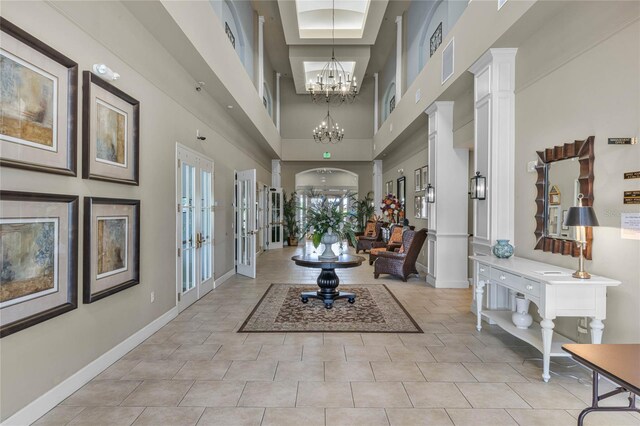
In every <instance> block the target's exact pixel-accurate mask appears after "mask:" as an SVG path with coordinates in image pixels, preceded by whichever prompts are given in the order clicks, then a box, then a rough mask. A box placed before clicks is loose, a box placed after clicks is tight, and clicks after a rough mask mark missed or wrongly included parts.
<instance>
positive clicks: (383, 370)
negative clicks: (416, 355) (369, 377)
mask: <svg viewBox="0 0 640 426" xmlns="http://www.w3.org/2000/svg"><path fill="white" fill-rule="evenodd" d="M371 368H372V369H373V375H374V377H375V379H376V382H424V381H425V378H424V376H423V375H422V372H421V371H420V369H419V368H418V366H417V365H416V363H415V362H406V361H405V362H387V361H375V362H372V363H371Z"/></svg>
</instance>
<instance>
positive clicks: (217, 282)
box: [213, 268, 236, 288]
mask: <svg viewBox="0 0 640 426" xmlns="http://www.w3.org/2000/svg"><path fill="white" fill-rule="evenodd" d="M235 274H236V269H235V268H233V269H230V270H229V271H228V272H227V273H225V274H224V275H221V276H220V277H218V278H216V279H215V280H214V281H213V288H218V287H220V286H221V285H222V284H224V283H225V282H226V281H227V280H228V279H229V278H231V277H233V276H234V275H235Z"/></svg>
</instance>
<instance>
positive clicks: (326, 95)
mask: <svg viewBox="0 0 640 426" xmlns="http://www.w3.org/2000/svg"><path fill="white" fill-rule="evenodd" d="M335 15H336V8H335V0H333V3H332V8H331V60H330V61H329V62H327V63H326V64H325V65H324V67H323V68H322V70H321V71H320V73H319V74H318V75H317V77H316V80H315V81H313V80H309V82H308V83H307V92H308V93H309V94H311V97H312V99H313V101H314V102H318V101H320V100H324V101H326V102H331V101H335V102H337V103H342V102H344V101H346V100H348V101H353V100H354V99H355V96H356V95H357V94H358V83H357V82H356V76H355V75H354V76H352V75H351V74H350V73H349V72H346V71H345V70H344V67H343V66H342V64H341V63H340V61H338V60H337V59H336V55H335V27H336V16H335Z"/></svg>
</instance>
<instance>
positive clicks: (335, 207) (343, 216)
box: [305, 197, 357, 248]
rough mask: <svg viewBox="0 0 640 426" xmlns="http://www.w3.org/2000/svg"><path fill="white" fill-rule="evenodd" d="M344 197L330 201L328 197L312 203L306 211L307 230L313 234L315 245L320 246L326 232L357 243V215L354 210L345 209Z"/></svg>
mask: <svg viewBox="0 0 640 426" xmlns="http://www.w3.org/2000/svg"><path fill="white" fill-rule="evenodd" d="M343 200H344V197H343V198H338V199H336V200H335V201H329V200H328V199H327V198H326V197H322V200H321V201H320V202H318V203H314V204H312V205H311V206H310V207H308V208H307V211H306V219H307V222H306V228H305V232H307V233H311V234H312V235H313V237H312V240H313V246H314V247H316V248H318V246H319V245H320V240H321V239H322V236H323V235H324V234H332V233H333V234H336V235H337V236H338V237H339V238H340V239H344V238H347V239H349V241H351V243H352V244H353V245H354V246H355V245H356V235H355V227H356V225H357V224H356V222H357V217H356V215H355V213H353V212H347V211H343V210H342V209H341V205H342V203H343Z"/></svg>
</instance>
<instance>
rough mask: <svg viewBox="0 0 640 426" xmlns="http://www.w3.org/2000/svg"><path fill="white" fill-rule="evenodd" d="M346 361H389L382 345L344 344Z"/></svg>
mask: <svg viewBox="0 0 640 426" xmlns="http://www.w3.org/2000/svg"><path fill="white" fill-rule="evenodd" d="M344 350H345V352H346V354H347V361H391V358H390V357H389V353H388V352H387V348H385V347H384V346H375V345H365V346H345V347H344Z"/></svg>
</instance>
